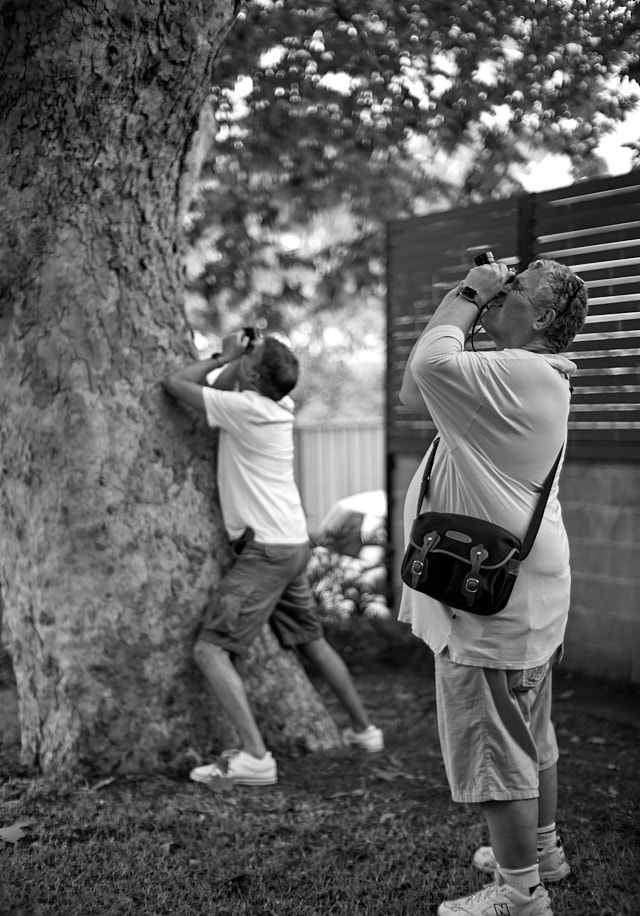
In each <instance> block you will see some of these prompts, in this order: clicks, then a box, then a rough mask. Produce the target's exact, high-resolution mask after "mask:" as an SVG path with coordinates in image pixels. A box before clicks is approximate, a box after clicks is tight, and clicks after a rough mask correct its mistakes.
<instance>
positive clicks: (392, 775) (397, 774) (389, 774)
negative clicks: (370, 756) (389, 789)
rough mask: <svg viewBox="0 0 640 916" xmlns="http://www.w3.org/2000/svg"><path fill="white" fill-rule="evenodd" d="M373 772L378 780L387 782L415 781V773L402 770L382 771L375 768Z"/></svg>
mask: <svg viewBox="0 0 640 916" xmlns="http://www.w3.org/2000/svg"><path fill="white" fill-rule="evenodd" d="M371 772H372V773H373V775H374V776H376V777H377V778H378V779H384V780H385V782H393V780H394V779H415V776H414V775H413V773H405V772H403V771H402V770H381V769H380V768H379V767H374V768H373V769H372V770H371Z"/></svg>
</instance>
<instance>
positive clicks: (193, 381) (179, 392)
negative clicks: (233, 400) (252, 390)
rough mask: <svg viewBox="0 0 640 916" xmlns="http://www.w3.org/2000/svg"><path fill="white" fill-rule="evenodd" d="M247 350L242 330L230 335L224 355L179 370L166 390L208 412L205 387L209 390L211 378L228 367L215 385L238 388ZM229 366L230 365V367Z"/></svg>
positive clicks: (165, 382) (165, 383)
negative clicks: (203, 393)
mask: <svg viewBox="0 0 640 916" xmlns="http://www.w3.org/2000/svg"><path fill="white" fill-rule="evenodd" d="M244 351H245V337H244V335H243V332H241V331H238V332H236V333H235V334H230V335H229V336H228V337H225V339H224V340H223V341H222V353H216V354H215V356H211V357H209V359H199V360H197V361H196V362H195V363H189V365H188V366H184V367H183V368H182V369H178V370H176V372H173V373H172V374H171V375H169V376H167V378H165V379H164V380H163V382H162V384H163V385H164V388H165V391H167V393H168V394H170V395H172V396H173V397H174V398H178V400H180V401H182V402H183V403H185V404H189V405H190V406H191V407H195V408H196V410H201V411H203V412H205V406H204V397H203V395H202V390H203V388H206V387H207V376H208V375H209V373H210V372H213V371H214V370H215V369H220V368H221V367H222V366H227V368H226V369H225V370H224V371H223V372H221V373H220V375H219V376H218V378H217V379H216V381H215V382H214V385H213V387H214V388H220V389H223V390H225V391H233V390H234V389H235V387H236V385H235V381H236V371H237V368H238V360H239V358H240V356H242V354H243V353H244ZM228 364H229V365H228Z"/></svg>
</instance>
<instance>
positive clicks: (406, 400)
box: [398, 388, 424, 411]
mask: <svg viewBox="0 0 640 916" xmlns="http://www.w3.org/2000/svg"><path fill="white" fill-rule="evenodd" d="M398 399H399V401H400V403H401V404H402V405H403V406H404V407H406V408H407V410H413V411H420V410H423V409H424V399H423V397H422V395H421V394H420V392H419V391H412V390H409V389H407V388H401V389H400V394H399V395H398Z"/></svg>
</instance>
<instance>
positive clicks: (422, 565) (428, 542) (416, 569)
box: [411, 531, 439, 588]
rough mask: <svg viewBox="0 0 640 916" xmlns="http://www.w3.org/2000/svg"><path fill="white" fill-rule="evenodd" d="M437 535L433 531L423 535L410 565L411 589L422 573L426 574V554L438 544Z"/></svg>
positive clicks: (415, 585) (416, 583)
mask: <svg viewBox="0 0 640 916" xmlns="http://www.w3.org/2000/svg"><path fill="white" fill-rule="evenodd" d="M438 540H439V538H438V534H437V532H435V531H430V532H429V533H428V534H425V536H424V540H423V542H422V547H421V548H420V550H419V551H418V554H417V555H416V557H415V559H414V561H413V563H412V564H411V587H412V588H416V587H417V585H418V582H419V581H420V577H421V576H422V574H423V572H424V573H425V574H426V570H427V567H428V565H429V562H428V560H427V554H428V553H429V551H430V550H431V548H432V547H434V546H435V544H436V543H437V542H438Z"/></svg>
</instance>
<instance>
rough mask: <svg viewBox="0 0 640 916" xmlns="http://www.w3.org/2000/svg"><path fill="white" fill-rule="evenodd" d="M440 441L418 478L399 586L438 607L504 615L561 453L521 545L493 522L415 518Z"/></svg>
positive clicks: (444, 515)
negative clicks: (420, 594) (437, 604)
mask: <svg viewBox="0 0 640 916" xmlns="http://www.w3.org/2000/svg"><path fill="white" fill-rule="evenodd" d="M439 441H440V439H439V437H438V438H436V439H435V440H434V443H433V448H432V449H431V454H430V455H429V460H428V461H427V464H426V467H425V469H424V474H423V475H422V484H421V486H420V496H419V498H418V508H417V515H416V518H415V519H414V521H413V525H412V526H411V535H410V538H409V544H408V546H407V549H406V551H405V554H404V557H403V559H402V567H401V574H402V581H403V582H404V583H405V585H408V586H409V588H413V589H415V590H416V591H418V592H423V594H425V595H429V596H430V597H431V598H435V599H436V600H437V601H441V602H442V603H443V604H448V605H449V606H450V607H453V608H457V609H458V610H461V611H468V612H469V613H470V614H479V615H481V616H485V617H488V616H491V615H492V614H497V613H498V612H499V611H501V610H503V608H504V607H505V605H506V604H507V602H508V600H509V598H510V596H511V592H512V591H513V586H514V585H515V582H516V578H517V576H518V570H519V568H520V563H521V562H522V560H524V559H525V558H526V557H527V556H528V555H529V551H530V550H531V548H532V547H533V542H534V541H535V539H536V535H537V533H538V528H539V527H540V522H541V521H542V516H543V514H544V510H545V506H546V504H547V500H548V498H549V493H550V492H551V486H552V484H553V480H554V477H555V473H556V470H557V468H558V465H559V463H560V458H561V457H562V451H563V448H564V446H563V448H561V449H560V451H559V452H558V457H557V458H556V460H555V463H554V465H553V467H552V468H551V470H550V471H549V473H548V475H547V477H546V479H545V482H544V484H543V486H542V491H541V493H540V496H539V498H538V503H537V505H536V507H535V510H534V512H533V516H532V518H531V522H530V524H529V528H528V530H527V533H526V534H525V536H524V540H523V541H522V542H521V541H520V539H519V538H517V537H516V536H515V534H512V533H511V532H510V531H507V529H506V528H501V527H500V526H499V525H494V524H493V523H492V522H487V521H484V520H483V519H480V518H473V517H471V516H467V515H456V514H454V513H449V512H423V513H420V510H421V508H422V502H423V500H424V498H425V496H426V493H427V489H428V486H429V478H430V477H431V469H432V467H433V459H434V457H435V453H436V449H437V447H438V443H439Z"/></svg>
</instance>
